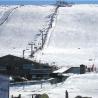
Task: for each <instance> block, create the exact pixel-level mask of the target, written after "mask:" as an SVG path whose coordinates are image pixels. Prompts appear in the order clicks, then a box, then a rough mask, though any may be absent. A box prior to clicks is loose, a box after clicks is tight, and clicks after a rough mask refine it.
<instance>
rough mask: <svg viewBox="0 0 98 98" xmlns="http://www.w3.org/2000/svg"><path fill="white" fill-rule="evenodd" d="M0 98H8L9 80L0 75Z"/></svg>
mask: <svg viewBox="0 0 98 98" xmlns="http://www.w3.org/2000/svg"><path fill="white" fill-rule="evenodd" d="M0 98H9V78H8V77H7V76H3V75H0Z"/></svg>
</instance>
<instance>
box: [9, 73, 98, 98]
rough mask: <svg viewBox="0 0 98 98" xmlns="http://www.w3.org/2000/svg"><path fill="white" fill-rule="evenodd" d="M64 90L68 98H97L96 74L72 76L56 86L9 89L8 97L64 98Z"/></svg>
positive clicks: (97, 77) (47, 84) (97, 83)
mask: <svg viewBox="0 0 98 98" xmlns="http://www.w3.org/2000/svg"><path fill="white" fill-rule="evenodd" d="M66 90H67V91H68V92H69V98H75V97H76V96H78V95H81V96H83V97H92V98H98V93H97V92H98V74H96V73H90V74H84V75H73V76H71V77H69V78H68V79H67V80H66V81H64V82H63V83H59V84H57V85H56V84H54V85H50V84H49V83H46V84H43V88H41V87H40V85H29V86H26V85H24V88H23V86H15V87H10V96H11V95H14V96H18V95H19V94H22V98H31V95H32V94H43V93H46V94H48V95H49V98H65V91H66ZM10 98H11V97H10Z"/></svg>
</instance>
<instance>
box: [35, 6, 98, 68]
mask: <svg viewBox="0 0 98 98" xmlns="http://www.w3.org/2000/svg"><path fill="white" fill-rule="evenodd" d="M96 13H98V7H97V5H86V4H85V5H83V4H80V5H73V6H72V7H60V8H59V10H58V14H57V19H56V20H55V23H54V26H53V28H52V30H50V32H51V33H49V34H51V36H50V39H49V38H48V40H49V41H47V43H46V44H47V47H45V48H44V50H43V51H42V54H41V53H39V54H37V57H36V58H38V59H40V60H41V61H43V62H51V63H52V62H55V63H56V64H57V65H58V66H69V65H70V66H79V65H80V64H86V65H92V64H93V63H95V65H96V66H97V65H98V60H97V59H98V55H97V54H98V53H97V50H98V49H97V48H98V44H97V43H98V33H97V32H98V28H97V25H98V14H96ZM89 59H92V61H89Z"/></svg>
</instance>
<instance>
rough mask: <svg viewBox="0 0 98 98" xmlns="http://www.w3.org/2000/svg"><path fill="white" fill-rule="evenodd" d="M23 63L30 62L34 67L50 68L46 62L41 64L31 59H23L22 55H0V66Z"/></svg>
mask: <svg viewBox="0 0 98 98" xmlns="http://www.w3.org/2000/svg"><path fill="white" fill-rule="evenodd" d="M25 64H32V65H34V66H35V67H36V68H43V67H44V68H51V67H50V66H49V65H48V64H41V63H38V62H34V61H31V60H29V59H24V58H22V57H17V56H14V55H6V56H3V57H0V66H20V65H25Z"/></svg>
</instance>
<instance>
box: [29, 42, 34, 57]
mask: <svg viewBox="0 0 98 98" xmlns="http://www.w3.org/2000/svg"><path fill="white" fill-rule="evenodd" d="M29 45H30V46H31V57H33V53H34V51H33V49H34V45H35V44H34V43H33V42H32V43H29Z"/></svg>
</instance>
